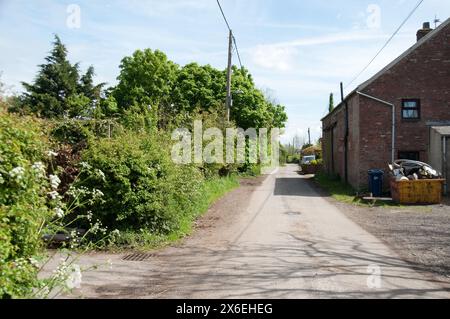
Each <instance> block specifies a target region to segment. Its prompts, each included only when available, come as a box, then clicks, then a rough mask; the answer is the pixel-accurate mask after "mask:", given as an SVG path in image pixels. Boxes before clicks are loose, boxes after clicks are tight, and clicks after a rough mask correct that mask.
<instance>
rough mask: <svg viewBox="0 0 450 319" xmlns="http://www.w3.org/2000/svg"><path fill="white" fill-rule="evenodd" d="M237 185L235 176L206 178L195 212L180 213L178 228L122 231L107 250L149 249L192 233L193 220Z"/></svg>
mask: <svg viewBox="0 0 450 319" xmlns="http://www.w3.org/2000/svg"><path fill="white" fill-rule="evenodd" d="M237 187H239V179H238V177H237V176H230V177H223V178H215V179H212V180H207V181H205V183H204V184H203V187H202V188H203V189H202V191H201V195H200V196H199V197H198V198H196V199H193V205H194V210H193V211H194V212H195V213H194V214H181V215H180V220H179V225H180V226H179V228H178V230H176V231H173V232H171V233H169V234H166V235H158V234H154V233H151V232H149V231H147V230H145V229H142V230H141V231H140V232H131V231H129V232H122V233H121V235H120V238H119V239H117V240H116V241H115V243H114V244H112V245H111V246H110V247H108V250H112V251H121V250H129V249H132V250H149V249H158V248H162V247H165V246H167V245H169V244H172V243H175V242H177V241H179V240H180V239H182V238H184V237H186V236H188V235H190V234H191V233H192V230H193V224H194V222H195V220H196V219H197V218H198V217H200V216H202V215H203V214H205V213H206V212H207V211H208V209H209V208H210V207H211V205H212V204H214V203H215V202H216V201H217V200H218V199H220V198H221V197H223V196H224V195H225V194H227V193H228V192H230V191H232V190H233V189H235V188H237Z"/></svg>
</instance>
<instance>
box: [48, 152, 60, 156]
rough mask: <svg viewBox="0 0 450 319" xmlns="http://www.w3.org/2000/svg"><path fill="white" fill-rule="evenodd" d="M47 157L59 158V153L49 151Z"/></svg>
mask: <svg viewBox="0 0 450 319" xmlns="http://www.w3.org/2000/svg"><path fill="white" fill-rule="evenodd" d="M47 156H48V157H56V156H58V153H55V152H53V151H48V152H47Z"/></svg>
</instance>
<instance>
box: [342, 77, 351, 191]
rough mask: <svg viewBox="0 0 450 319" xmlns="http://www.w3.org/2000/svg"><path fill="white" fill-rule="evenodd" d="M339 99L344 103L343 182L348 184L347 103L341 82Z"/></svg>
mask: <svg viewBox="0 0 450 319" xmlns="http://www.w3.org/2000/svg"><path fill="white" fill-rule="evenodd" d="M341 100H342V103H344V105H345V135H344V177H345V183H346V184H348V134H349V132H348V131H349V127H348V103H347V101H345V100H344V84H343V83H342V82H341Z"/></svg>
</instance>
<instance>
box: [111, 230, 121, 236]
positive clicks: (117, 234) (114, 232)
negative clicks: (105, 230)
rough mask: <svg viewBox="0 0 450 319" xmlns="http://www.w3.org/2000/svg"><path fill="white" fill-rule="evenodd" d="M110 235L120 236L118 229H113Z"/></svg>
mask: <svg viewBox="0 0 450 319" xmlns="http://www.w3.org/2000/svg"><path fill="white" fill-rule="evenodd" d="M111 235H115V236H120V231H119V230H118V229H114V230H113V231H112V232H111Z"/></svg>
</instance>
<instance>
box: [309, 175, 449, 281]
mask: <svg viewBox="0 0 450 319" xmlns="http://www.w3.org/2000/svg"><path fill="white" fill-rule="evenodd" d="M311 185H313V186H314V187H315V189H316V190H318V191H319V192H321V194H323V195H324V196H326V194H325V193H324V192H323V191H321V190H320V189H319V187H318V186H317V185H315V183H313V182H312V181H311ZM328 201H329V202H330V203H332V204H333V205H335V206H337V207H338V208H339V209H340V210H341V212H343V213H344V214H345V215H346V216H347V217H348V218H350V219H351V220H353V221H354V222H356V223H357V224H359V225H360V226H361V227H363V228H364V229H365V230H367V231H368V232H370V233H371V234H373V235H375V236H376V237H377V238H379V239H381V240H382V241H383V242H385V243H386V244H387V245H388V246H390V247H391V248H392V249H393V250H395V251H396V253H397V254H399V255H400V256H401V257H402V258H404V259H405V260H406V261H407V262H409V263H410V264H411V266H412V267H414V268H415V269H416V270H418V271H422V272H425V273H429V274H431V275H433V276H434V277H435V278H437V279H439V280H442V281H446V282H450V199H449V198H446V199H444V204H442V205H430V206H405V207H402V208H389V207H372V208H367V207H363V206H357V205H351V204H346V203H341V202H338V201H337V200H334V199H333V198H331V197H328Z"/></svg>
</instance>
